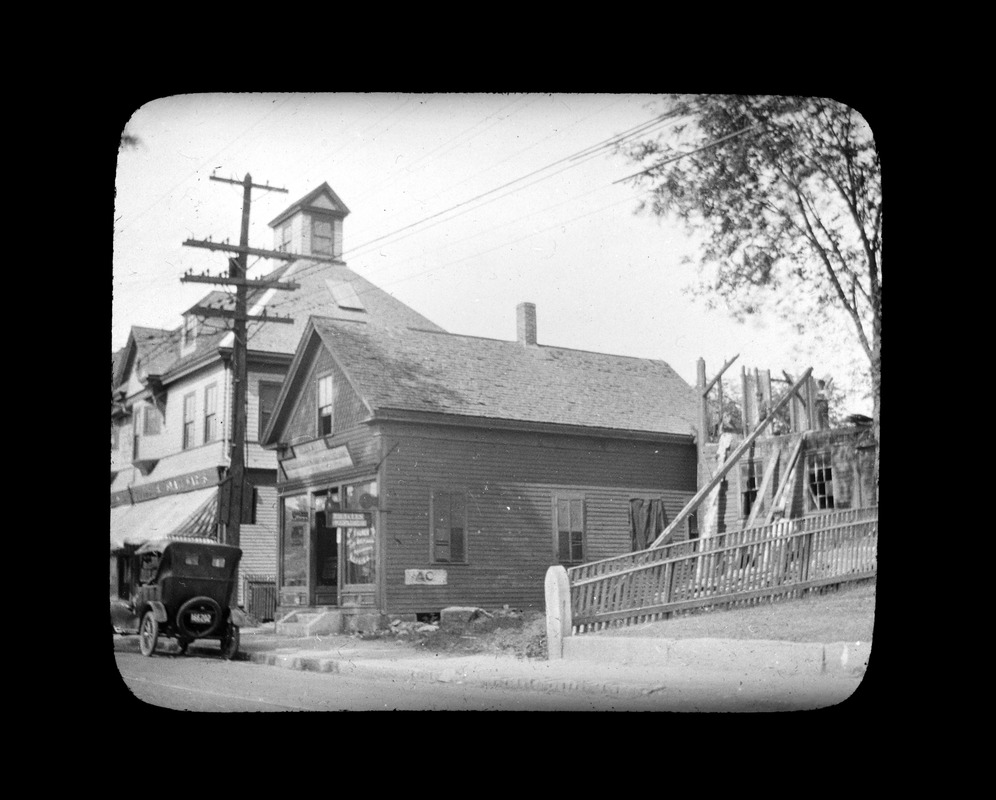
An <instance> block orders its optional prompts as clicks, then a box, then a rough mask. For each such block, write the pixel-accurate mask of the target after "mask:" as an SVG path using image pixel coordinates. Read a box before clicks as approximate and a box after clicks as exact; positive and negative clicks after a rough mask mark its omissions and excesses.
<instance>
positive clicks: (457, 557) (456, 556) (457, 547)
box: [450, 528, 465, 561]
mask: <svg viewBox="0 0 996 800" xmlns="http://www.w3.org/2000/svg"><path fill="white" fill-rule="evenodd" d="M450 548H451V551H452V555H453V561H463V560H464V557H465V556H464V549H463V528H452V529H451V532H450Z"/></svg>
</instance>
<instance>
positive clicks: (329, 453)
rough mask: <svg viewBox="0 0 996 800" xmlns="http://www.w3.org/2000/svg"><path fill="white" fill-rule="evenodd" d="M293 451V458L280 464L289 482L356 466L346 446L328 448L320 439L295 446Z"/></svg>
mask: <svg viewBox="0 0 996 800" xmlns="http://www.w3.org/2000/svg"><path fill="white" fill-rule="evenodd" d="M293 450H294V457H293V458H287V459H284V460H283V461H281V462H280V466H281V467H282V468H283V470H284V474H285V475H286V476H287V479H288V480H294V479H296V478H307V477H308V476H310V475H317V474H318V473H319V472H331V471H333V470H337V469H343V468H345V467H352V466H355V465H354V464H353V458H352V456H350V455H349V450H347V449H346V446H345V445H340V446H338V447H328V448H327V447H325V443H324V441H323V440H320V439H319V440H317V441H316V442H309V443H308V444H307V445H294V448H293Z"/></svg>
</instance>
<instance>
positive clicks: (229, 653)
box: [221, 622, 239, 661]
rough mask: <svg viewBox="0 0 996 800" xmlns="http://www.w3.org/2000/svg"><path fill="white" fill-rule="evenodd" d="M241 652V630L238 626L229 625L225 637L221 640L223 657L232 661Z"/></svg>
mask: <svg viewBox="0 0 996 800" xmlns="http://www.w3.org/2000/svg"><path fill="white" fill-rule="evenodd" d="M238 652H239V628H238V626H237V625H233V624H232V623H231V622H229V623H228V627H227V628H226V629H225V635H224V636H223V637H222V638H221V657H222V658H226V659H228V660H229V661H231V660H232V659H233V658H235V654H236V653H238Z"/></svg>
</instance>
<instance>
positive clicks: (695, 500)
mask: <svg viewBox="0 0 996 800" xmlns="http://www.w3.org/2000/svg"><path fill="white" fill-rule="evenodd" d="M812 371H813V368H812V367H810V368H809V369H807V370H806V371H805V373H803V376H802V377H801V378H800V379H799V381H798V383H797V384H796V386H793V387H792V389H790V390H789V391H788V392H786V393H785V395H784V396H783V397H782V399H781V400H779V401H778V403H777V404H776V405H775V407H774V408H773V409H772V410H771V413H770V414H768V416H767V417H765V418H764V420H762V421H761V424H760V425H758V426H757V428H755V429H754V432H753V433H751V435H750V436H748V437H747V438H746V439H744V440H743V441H742V442H741V443H740V446H739V447H738V448H737V449H736V450H734V451H733V454H732V455H731V456H730V457H729V458H728V459H727V461H726V463H725V464H723V466H722V467H720V469H719V471H718V472H717V473H716V474H715V475H713V477H712V479H711V480H710V481H709V482H708V483H707V484H706V485H705V486H703V487H702V488H701V489H699V491H698V492H696V493H695V496H694V497H692V499H691V500H689V502H688V505H686V506H685V507H684V508H683V509H682V510H681V511H680V512H678V515H677V516H676V517H675V518H674V519H673V520H672V521H671V524H670V525H668V526H667V527H666V528H665V529H664V531H663V532H662V533H661V535H660V536H658V537H657V538H656V539H655V540H654V541H653V542H652V543H651V545H650V547H651V548H653V547H660V545H661V544H663V543H664V542H665V541H666V540H667V538H668V537H669V536H670V534H671V531H673V530H674V529H675V528H676V527H677V526H678V525H681V524H683V523H684V521H685V520H686V519H688V516H689V515H690V514H691V513H692V512H693V511H694V510H695V509H696V508H698V507H699V505H700V504H701V503H702V501H703V500H704V499H705V498H706V497H707V496H708V494H709V492H711V491H712V490H713V489H714V488H715V487H716V486H717V485H718V484H719V482H720V481H721V480H722V479H723V478H724V477H725V476H726V473H727V472H729V471H730V470H731V469H732V468H733V466H734V465H735V464H736V463H737V462H738V461H739V460H740V457H741V456H742V455H743V454H744V453H746V452H747V449H748V448H749V447H750V446H751V445H752V444H753V443H754V441H755V440H756V439H757V438H758V437H759V436H760V435H761V433H762V432H763V431H764V429H765V428H766V427H767V426H768V425H769V424H771V421H772V420H773V419H774V418H775V414H776V413H777V412H778V411H780V410H781V408H782V406H784V405H785V404H786V403H787V402H788V400H789V398H791V397H792V392H793V391H794V390H795V389H796V388H797V387H798V386H801V385H802V384H803V383H804V382H805V381H806V380H808V379H809V376H810V374H811V373H812Z"/></svg>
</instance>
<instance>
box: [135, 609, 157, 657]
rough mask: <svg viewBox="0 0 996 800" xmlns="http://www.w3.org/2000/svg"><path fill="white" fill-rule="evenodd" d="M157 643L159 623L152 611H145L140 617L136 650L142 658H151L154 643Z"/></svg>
mask: <svg viewBox="0 0 996 800" xmlns="http://www.w3.org/2000/svg"><path fill="white" fill-rule="evenodd" d="M158 641H159V622H158V621H157V620H156V615H155V613H154V612H152V611H146V612H145V616H144V617H142V624H141V626H140V627H139V629H138V649H139V650H141V652H142V655H143V656H151V655H152V654H153V653H154V652H155V651H156V642H158Z"/></svg>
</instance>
